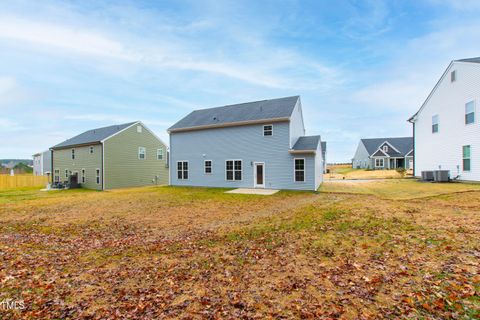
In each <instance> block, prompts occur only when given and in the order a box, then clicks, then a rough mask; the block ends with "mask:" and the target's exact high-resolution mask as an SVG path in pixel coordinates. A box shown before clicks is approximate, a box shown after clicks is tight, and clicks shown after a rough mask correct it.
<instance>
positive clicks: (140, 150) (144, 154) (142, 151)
mask: <svg viewBox="0 0 480 320" xmlns="http://www.w3.org/2000/svg"><path fill="white" fill-rule="evenodd" d="M145 158H147V149H145V147H138V159H140V160H144V159H145Z"/></svg>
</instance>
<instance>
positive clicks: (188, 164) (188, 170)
mask: <svg viewBox="0 0 480 320" xmlns="http://www.w3.org/2000/svg"><path fill="white" fill-rule="evenodd" d="M180 162H181V163H182V178H181V179H180V178H179V177H178V164H179V163H180ZM183 162H186V163H187V167H188V169H187V172H188V178H187V179H185V178H184V174H183V173H184V171H185V170H183ZM175 170H176V174H177V175H176V177H177V180H182V181H183V180H189V179H190V163H189V162H188V160H178V161H177V167H176V168H175Z"/></svg>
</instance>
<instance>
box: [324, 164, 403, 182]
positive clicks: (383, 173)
mask: <svg viewBox="0 0 480 320" xmlns="http://www.w3.org/2000/svg"><path fill="white" fill-rule="evenodd" d="M329 169H330V173H327V174H325V175H324V178H325V180H342V179H352V180H358V179H400V178H403V175H402V174H400V173H398V172H397V171H396V170H365V169H354V168H352V166H351V165H336V166H331V167H329Z"/></svg>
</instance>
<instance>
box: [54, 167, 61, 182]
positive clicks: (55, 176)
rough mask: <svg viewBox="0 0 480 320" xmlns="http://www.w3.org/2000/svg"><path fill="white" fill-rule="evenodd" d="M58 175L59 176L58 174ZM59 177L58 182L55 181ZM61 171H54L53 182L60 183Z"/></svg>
mask: <svg viewBox="0 0 480 320" xmlns="http://www.w3.org/2000/svg"><path fill="white" fill-rule="evenodd" d="M57 173H58V174H57ZM57 177H58V180H57V179H55V178H57ZM60 177H61V176H60V169H53V181H54V182H60Z"/></svg>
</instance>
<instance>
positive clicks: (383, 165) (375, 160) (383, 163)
mask: <svg viewBox="0 0 480 320" xmlns="http://www.w3.org/2000/svg"><path fill="white" fill-rule="evenodd" d="M377 160H382V165H381V166H377ZM374 165H375V168H385V158H374Z"/></svg>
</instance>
